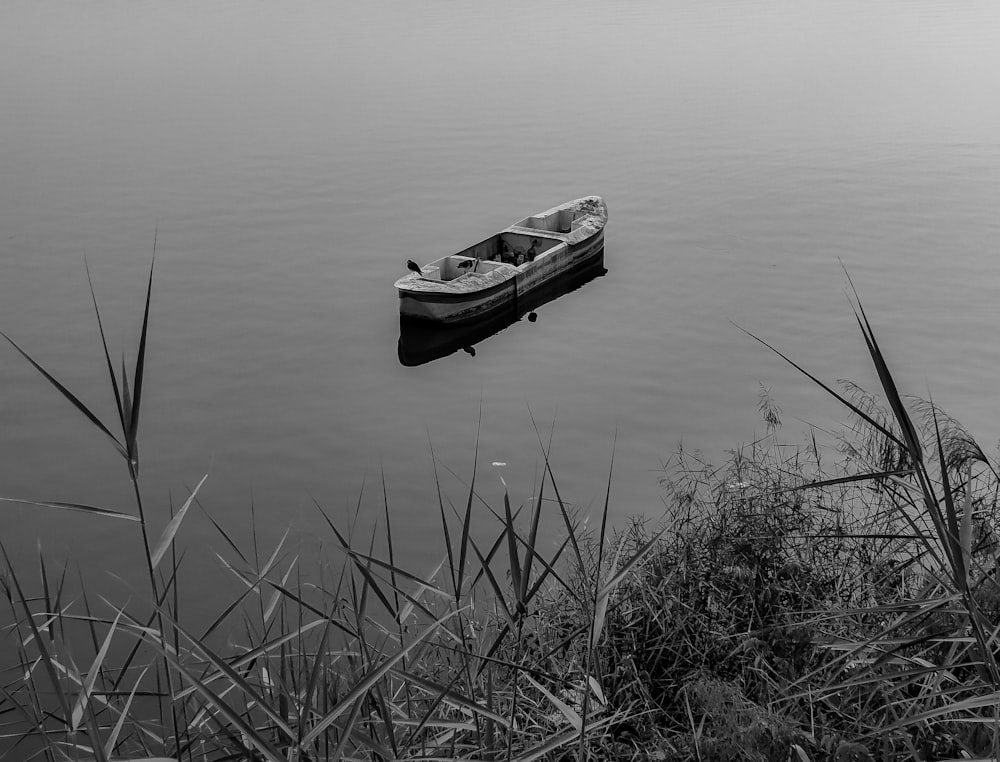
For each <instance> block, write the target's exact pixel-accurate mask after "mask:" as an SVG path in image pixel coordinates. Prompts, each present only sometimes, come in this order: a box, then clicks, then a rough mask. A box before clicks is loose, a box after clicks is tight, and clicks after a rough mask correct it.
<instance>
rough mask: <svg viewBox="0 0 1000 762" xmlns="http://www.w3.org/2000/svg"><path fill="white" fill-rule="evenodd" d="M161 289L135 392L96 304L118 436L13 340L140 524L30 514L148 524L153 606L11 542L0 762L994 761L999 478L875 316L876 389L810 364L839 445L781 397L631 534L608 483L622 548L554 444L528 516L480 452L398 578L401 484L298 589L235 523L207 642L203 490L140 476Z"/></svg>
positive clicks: (286, 557)
mask: <svg viewBox="0 0 1000 762" xmlns="http://www.w3.org/2000/svg"><path fill="white" fill-rule="evenodd" d="M151 285H152V279H150V285H149V287H147V300H146V309H145V316H144V320H143V327H142V333H141V339H140V344H139V350H138V354H137V360H136V365H135V369H134V372H133V378H134V381H133V382H132V383H130V382H129V380H128V375H127V373H126V371H125V369H124V364H123V368H122V371H121V372H120V374H116V373H115V371H114V369H113V365H112V363H111V361H110V356H109V354H108V352H107V345H106V342H105V341H104V334H103V325H102V324H101V322H100V314H99V312H98V313H97V314H98V326H99V328H100V331H101V339H102V346H103V349H104V354H105V358H106V360H107V365H108V375H109V385H110V387H111V390H112V393H113V395H114V399H115V402H116V408H117V410H118V414H119V424H120V425H121V429H122V435H121V436H117V435H114V434H112V433H111V428H109V427H107V426H105V425H104V424H103V423H102V422H101V421H100V420H99V419H98V418H97V416H95V415H94V414H93V413H92V412H91V410H90V409H89V408H88V407H87V406H86V405H85V404H84V403H83V402H81V401H80V399H79V398H78V397H76V396H75V395H73V394H72V393H71V392H70V391H69V390H68V389H66V387H64V386H63V385H62V384H61V383H59V382H58V381H57V380H56V379H55V378H54V377H53V376H52V375H51V374H49V373H48V372H47V371H46V370H45V369H44V368H43V367H42V366H41V365H40V364H39V363H37V362H36V361H35V360H34V359H32V358H31V356H30V355H28V354H27V352H25V351H24V350H22V349H21V348H20V347H19V346H18V345H17V344H15V343H14V342H13V341H12V340H11V339H8V341H10V343H11V344H12V345H13V346H14V347H15V349H16V350H17V351H18V352H19V353H20V354H21V355H23V356H24V357H25V358H27V359H28V361H29V362H31V363H32V365H34V367H36V368H37V369H38V370H39V372H40V373H41V374H42V376H43V377H44V378H45V379H46V380H47V381H48V382H49V383H50V384H51V385H52V386H53V387H54V388H55V389H56V390H57V391H58V392H59V393H60V394H61V395H62V396H63V397H64V398H65V399H67V400H68V401H69V402H70V403H71V404H73V406H74V407H75V408H76V409H77V410H78V411H79V412H81V413H82V414H84V415H85V416H86V417H87V418H88V419H89V420H90V421H91V422H92V423H93V424H94V426H95V427H96V428H98V429H99V430H100V431H101V432H102V433H103V434H104V435H105V436H106V437H107V438H110V440H111V442H112V445H113V447H114V449H115V450H116V451H117V452H118V453H119V455H121V456H123V459H124V461H125V464H126V469H125V471H126V472H127V476H128V478H129V480H130V483H131V484H132V485H133V488H134V490H133V491H134V494H135V511H134V512H133V513H129V514H122V513H116V512H112V511H107V510H104V509H100V508H98V507H95V506H87V505H84V504H69V503H57V502H52V501H46V500H44V499H36V498H32V499H30V500H19V501H16V502H26V503H30V504H34V505H37V506H44V507H48V508H53V509H70V510H77V511H86V512H88V513H90V514H92V515H93V517H94V520H95V521H97V520H101V521H103V520H107V519H109V518H112V519H125V520H128V521H130V522H132V523H138V525H139V527H138V528H139V530H140V535H141V537H142V540H143V547H144V550H145V554H144V558H145V565H146V575H145V576H146V577H147V578H148V589H147V591H146V594H145V599H144V600H140V601H138V602H137V603H133V602H117V603H116V602H114V601H112V600H110V599H108V598H107V597H106V596H104V595H99V594H97V593H95V592H94V591H92V590H88V589H86V587H84V586H80V587H79V589H76V586H75V585H74V583H73V581H72V580H70V575H69V574H68V570H67V569H66V568H65V567H64V568H61V569H53V568H52V566H51V564H50V563H49V562H47V561H46V560H45V559H44V558H40V559H39V564H38V570H39V571H38V575H37V579H32V581H31V582H30V583H29V581H28V579H27V577H26V576H25V574H24V573H23V571H20V570H17V569H15V568H14V567H13V566H12V565H11V564H10V562H9V560H7V556H6V551H4V552H3V555H4V560H5V563H4V566H3V567H2V569H0V590H2V592H3V594H4V598H5V601H6V610H7V612H8V613H9V616H10V620H9V621H10V623H9V625H8V626H6V628H5V632H4V638H5V642H6V643H7V644H8V645H7V653H9V654H12V659H13V664H12V665H8V666H10V667H11V668H10V669H9V670H8V671H7V672H5V673H4V675H3V678H2V680H0V751H2V757H0V758H2V759H35V758H37V759H44V760H53V761H55V760H67V759H72V760H102V761H103V760H112V759H134V760H138V759H146V760H153V759H171V760H191V761H192V762H193V761H194V760H254V762H256V761H257V760H268V761H270V762H277V761H278V760H284V761H289V760H320V759H324V760H325V759H365V760H402V759H476V760H524V761H525V762H528V761H529V760H536V759H550V760H568V759H578V760H584V759H629V760H659V761H662V762H687V761H688V760H692V761H694V760H697V761H699V762H701V761H703V760H720V761H725V762H729V761H733V762H736V761H740V762H742V761H744V760H747V761H749V760H753V761H754V762H756V761H757V760H785V759H791V760H797V761H798V762H811V760H817V761H823V762H825V761H827V760H830V761H833V762H847V761H848V760H859V761H861V760H875V759H879V760H904V759H907V760H909V759H912V760H942V759H953V758H954V759H958V758H961V759H973V758H980V759H985V758H994V757H996V755H997V752H998V751H1000V748H998V747H1000V739H998V727H1000V724H998V722H997V720H998V718H997V712H998V706H1000V704H998V702H997V696H998V695H1000V669H998V666H997V663H996V659H995V651H996V642H995V641H996V636H997V632H998V631H1000V581H998V579H997V574H998V559H1000V556H998V555H997V548H996V536H995V526H996V518H997V494H998V489H1000V480H998V477H997V471H996V469H995V466H994V464H993V462H992V461H991V460H990V459H989V458H987V457H986V455H985V454H984V453H983V452H982V450H981V449H980V448H979V447H978V446H977V445H976V444H975V442H974V441H973V440H972V439H971V437H969V436H968V434H967V433H966V432H964V430H963V429H962V428H961V426H960V425H958V423H957V422H955V421H953V420H952V419H950V418H948V417H947V416H945V415H944V414H943V413H941V411H940V410H939V409H938V408H937V407H936V406H935V405H933V404H932V403H931V402H924V401H920V400H911V399H904V398H903V397H902V396H901V395H900V394H899V392H898V390H897V388H896V384H895V381H894V380H893V378H892V375H891V373H890V372H889V369H888V367H887V366H886V364H885V361H884V359H883V357H882V354H881V351H880V350H879V347H878V344H877V341H876V339H875V336H874V333H873V331H872V329H871V326H870V325H869V323H868V320H867V317H866V316H865V313H864V311H863V309H862V308H861V306H860V302H859V303H858V304H857V306H856V309H857V314H858V323H859V326H860V328H861V331H862V334H863V337H864V340H865V343H866V346H867V348H868V350H869V353H870V355H871V358H872V361H873V364H874V365H875V368H876V371H877V373H878V375H879V378H880V382H881V387H882V388H881V393H880V395H879V396H876V395H873V394H869V393H867V392H865V391H864V390H861V389H859V388H858V387H856V386H853V385H849V384H842V385H840V386H839V387H837V388H834V387H831V386H828V385H826V384H824V383H822V382H820V381H819V380H818V379H815V378H814V377H812V376H810V375H809V374H808V373H806V371H804V370H802V369H801V368H799V366H797V365H796V366H795V367H797V368H799V369H800V370H802V372H803V373H806V375H807V376H808V377H809V378H810V379H812V380H813V381H815V382H816V383H818V384H819V385H820V386H821V388H822V389H824V390H825V391H826V392H827V393H829V394H831V395H833V396H835V397H836V398H837V399H838V400H839V401H840V402H841V403H842V404H844V405H845V407H846V409H847V410H848V411H849V412H850V414H851V416H852V427H851V429H850V430H849V431H848V432H847V433H846V434H845V435H844V436H842V437H841V438H840V441H839V444H838V446H837V447H836V448H835V449H830V448H822V447H820V446H819V445H818V444H817V443H816V440H815V439H814V438H813V439H811V440H810V441H809V442H807V443H806V444H805V445H803V446H794V447H789V446H788V445H787V443H785V442H783V441H782V440H781V438H780V429H781V419H780V410H779V409H778V408H777V407H776V406H775V405H774V404H773V402H772V401H771V400H770V398H769V397H768V396H767V394H766V393H765V394H764V395H762V403H761V413H762V418H763V420H764V423H765V426H766V434H765V435H764V436H762V437H761V438H760V439H758V440H757V441H755V442H753V443H751V444H750V445H748V446H746V447H744V448H742V449H741V450H739V451H736V452H734V453H732V455H731V457H730V459H729V460H728V462H726V463H725V464H723V465H722V466H720V467H715V466H712V465H710V464H708V463H706V462H703V461H702V460H700V459H699V458H698V457H697V456H696V455H692V454H690V453H685V452H681V453H678V455H677V457H676V458H675V459H674V460H673V461H672V462H671V464H670V466H669V468H668V469H667V473H666V474H665V476H664V492H665V504H666V506H667V511H666V513H665V514H664V515H663V517H662V518H661V519H659V520H658V521H657V522H656V523H655V525H654V524H652V523H649V522H647V521H646V520H644V519H635V520H634V521H633V522H632V523H631V525H629V526H627V527H625V528H623V529H622V530H620V531H619V532H617V533H616V532H613V531H612V530H611V529H609V527H608V523H607V517H608V513H609V506H610V485H611V481H612V478H611V474H610V473H609V477H608V491H607V493H606V495H605V499H604V503H603V509H602V516H601V521H600V524H599V529H597V530H593V531H583V530H582V529H581V524H580V523H579V522H578V521H577V517H576V514H575V511H574V508H573V506H572V505H571V504H570V503H569V502H568V501H566V500H564V498H563V496H562V494H561V493H560V487H559V484H558V482H557V480H556V477H555V475H554V473H553V470H552V468H551V465H550V462H549V450H550V445H549V444H546V443H545V442H544V441H543V438H542V437H541V436H540V435H539V448H540V453H541V458H542V460H543V462H544V469H543V477H542V481H541V484H540V485H539V488H538V489H537V490H534V491H533V494H534V495H535V496H534V497H533V498H531V499H530V500H529V501H526V502H525V503H523V504H515V503H513V502H512V500H511V495H510V492H509V490H508V489H507V485H506V484H505V483H503V484H502V487H503V489H502V495H501V498H500V500H499V501H491V500H490V499H488V496H487V494H486V493H487V492H488V491H487V490H483V489H482V488H481V487H477V472H478V463H477V462H476V463H474V464H473V468H472V473H471V477H470V479H469V481H468V486H467V488H466V489H465V490H464V491H463V494H462V496H461V499H460V500H459V501H458V502H457V504H455V503H453V502H452V501H451V500H450V499H449V498H448V496H447V495H446V494H445V490H443V489H442V486H441V482H440V480H439V479H437V476H435V478H436V481H437V485H438V489H437V496H436V500H435V505H434V507H435V509H436V511H437V514H438V516H439V520H440V528H441V537H442V545H443V547H442V556H441V561H440V563H439V564H438V565H437V566H436V567H435V568H434V569H432V570H430V571H423V572H414V571H412V570H408V569H406V568H404V567H402V566H401V565H400V564H399V563H398V562H397V561H396V553H395V547H394V543H393V532H392V512H391V510H390V506H389V501H388V498H387V493H388V490H387V487H386V482H385V478H384V477H383V479H382V484H381V490H382V498H383V505H384V518H383V520H382V522H381V523H382V530H381V534H380V536H379V537H375V536H371V537H360V536H358V535H357V534H356V533H355V532H353V531H352V529H351V526H350V525H348V526H347V527H344V526H338V525H337V523H336V522H334V521H333V520H332V519H331V518H330V517H329V515H328V514H327V513H326V512H325V511H324V509H323V508H322V506H318V505H317V510H319V511H320V512H322V515H323V517H324V520H325V522H326V524H327V526H328V529H329V536H330V538H331V541H332V543H333V544H334V545H335V546H336V547H337V548H338V549H339V555H337V556H336V558H333V559H331V558H326V559H324V565H323V567H322V568H321V569H320V570H319V571H317V572H308V573H306V572H303V570H302V559H300V558H299V556H298V554H297V553H296V551H294V550H293V549H291V548H290V547H288V546H287V545H286V539H287V535H286V539H282V541H281V542H279V543H278V545H277V547H275V548H272V549H267V550H265V549H262V548H258V547H257V546H256V544H254V546H253V547H250V548H241V547H240V546H239V545H238V544H237V543H236V542H235V541H234V540H233V538H232V536H231V535H230V534H228V533H227V532H226V530H225V529H224V528H223V527H221V526H219V525H218V524H217V523H215V522H214V520H213V524H214V526H215V527H216V529H217V530H218V531H219V532H220V535H221V537H222V538H223V539H224V540H225V542H226V545H227V546H228V548H229V553H228V555H227V556H226V557H225V558H223V557H221V556H220V559H221V569H222V571H221V573H223V574H226V575H230V576H231V577H232V578H233V579H234V580H235V581H236V583H237V587H238V589H239V593H238V594H236V595H234V596H233V597H232V598H231V600H229V601H227V602H226V605H225V606H224V607H223V608H222V609H221V610H220V611H219V612H218V614H217V615H216V616H215V617H214V618H213V620H212V621H211V622H189V621H185V620H184V619H183V618H182V616H181V612H182V611H183V606H182V605H181V604H182V602H183V599H184V596H185V595H188V594H189V593H188V592H187V591H184V590H181V589H180V585H179V582H178V579H179V576H180V575H179V572H180V570H181V561H180V559H179V553H178V549H177V548H176V545H175V538H176V535H177V532H178V529H179V526H180V524H181V522H182V521H183V520H184V519H185V516H186V514H187V513H188V509H189V507H190V506H191V505H192V504H194V503H195V502H197V492H198V488H200V486H201V483H203V482H204V479H202V482H201V483H199V485H198V487H196V488H195V490H194V491H193V492H192V494H191V496H190V497H189V498H188V500H187V501H186V502H185V503H184V504H183V505H182V506H181V507H180V509H178V510H177V511H173V510H172V509H171V510H169V511H167V512H166V515H165V516H163V517H162V518H157V517H156V515H155V513H154V512H153V511H151V510H149V509H148V507H147V505H146V504H145V503H144V496H143V493H142V490H141V488H140V481H139V468H138V465H139V461H138V436H137V433H138V421H139V411H140V405H141V399H142V397H141V391H142V377H143V373H142V368H143V365H144V357H145V352H146V346H147V342H146V338H147V327H148V315H149V301H150V298H151V294H152V288H151ZM92 293H93V289H92ZM94 304H95V310H96V307H97V301H96V298H95V299H94ZM5 338H6V337H5ZM762 343H763V342H762ZM775 351H777V350H775ZM779 354H780V353H779ZM781 357H783V358H784V359H786V360H788V358H787V357H785V356H784V355H781ZM788 362H791V360H788ZM793 365H794V363H793ZM914 416H915V417H914ZM536 431H537V429H536ZM431 455H432V457H431V462H432V463H433V465H434V468H435V473H436V469H437V467H438V463H437V460H436V459H435V458H434V457H433V452H432V453H431ZM477 460H478V453H477ZM495 465H498V466H499V465H501V464H495ZM500 481H501V482H503V479H502V477H501V480H500ZM5 499H7V500H11V499H10V498H5ZM360 504H361V501H360V498H359V508H360ZM543 511H553V512H554V513H555V514H556V517H557V518H558V519H560V520H561V522H562V526H563V532H562V535H561V538H560V539H559V540H558V541H557V543H556V544H555V545H554V546H552V545H551V543H549V542H545V543H542V542H540V541H539V536H538V528H539V526H540V524H541V518H542V513H543ZM474 512H475V513H476V514H478V515H486V516H492V519H491V521H492V527H493V531H492V534H488V533H485V534H484V531H485V530H487V529H489V528H488V527H485V528H484V527H481V526H477V527H476V530H477V531H475V532H474V531H473V526H472V517H473V514H474ZM206 515H207V511H206ZM209 518H211V517H209ZM121 526H126V525H125V524H122V525H121ZM483 536H487V537H488V539H487V541H485V542H483V541H481V540H480V541H477V539H476V538H481V537H483ZM547 547H552V548H554V549H553V550H550V551H548V552H543V550H542V549H543V548H547ZM376 548H380V549H381V550H379V551H376ZM32 576H33V575H32Z"/></svg>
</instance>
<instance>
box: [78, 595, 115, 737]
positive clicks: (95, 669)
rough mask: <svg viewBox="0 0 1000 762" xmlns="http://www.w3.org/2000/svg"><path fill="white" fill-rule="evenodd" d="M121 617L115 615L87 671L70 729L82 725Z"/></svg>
mask: <svg viewBox="0 0 1000 762" xmlns="http://www.w3.org/2000/svg"><path fill="white" fill-rule="evenodd" d="M120 619H121V614H118V616H116V617H115V621H113V622H112V623H111V627H110V628H108V634H107V635H106V636H105V638H104V642H103V643H102V644H101V650H100V651H98V652H97V656H95V657H94V661H93V663H92V664H91V665H90V669H89V670H88V671H87V677H86V678H85V679H84V681H83V686H82V687H81V689H80V695H79V696H78V697H77V700H76V704H75V705H74V707H73V713H72V715H71V717H70V724H69V727H70V730H72V731H75V730H77V728H79V727H80V720H81V719H83V713H84V711H85V710H86V708H87V702H88V701H90V693H91V691H92V690H94V683H95V681H96V680H97V676H98V675H99V674H100V673H101V665H103V664H104V657H105V656H107V654H108V647H109V646H110V645H111V638H112V637H113V636H114V634H115V630H116V629H117V628H118V622H119V620H120Z"/></svg>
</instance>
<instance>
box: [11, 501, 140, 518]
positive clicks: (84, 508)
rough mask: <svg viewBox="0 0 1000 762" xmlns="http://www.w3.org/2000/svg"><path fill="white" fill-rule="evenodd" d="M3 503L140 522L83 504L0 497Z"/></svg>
mask: <svg viewBox="0 0 1000 762" xmlns="http://www.w3.org/2000/svg"><path fill="white" fill-rule="evenodd" d="M0 502H2V503H19V504H21V505H37V506H39V507H41V508H58V509H60V510H63V511H80V512H82V513H90V514H94V515H96V516H105V517H107V518H110V519H125V520H126V521H138V520H139V517H138V516H133V515H132V514H130V513H122V512H121V511H112V510H111V509H109V508H99V507H98V506H96V505H84V504H83V503H63V502H60V501H57V500H27V499H24V498H16V497H0Z"/></svg>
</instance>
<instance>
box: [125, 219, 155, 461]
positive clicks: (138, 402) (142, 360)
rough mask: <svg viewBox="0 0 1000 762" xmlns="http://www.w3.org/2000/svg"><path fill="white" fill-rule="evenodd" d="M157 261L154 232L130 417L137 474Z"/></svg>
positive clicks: (132, 455)
mask: <svg viewBox="0 0 1000 762" xmlns="http://www.w3.org/2000/svg"><path fill="white" fill-rule="evenodd" d="M155 263H156V235H155V234H154V236H153V257H152V259H151V261H150V263H149V283H148V285H147V286H146V307H145V310H144V311H143V316H142V333H141V334H140V336H139V353H138V354H137V355H136V358H135V379H134V381H133V387H132V415H131V417H130V418H129V424H128V437H127V440H128V442H129V443H130V444H131V445H132V449H131V450H130V455H131V457H132V460H130V461H129V464H130V466H133V467H134V468H135V474H136V475H138V469H139V455H138V452H137V451H136V450H135V445H136V442H137V441H138V436H139V411H140V410H141V408H142V381H143V373H144V370H145V367H146V334H147V332H148V328H149V302H150V298H151V297H152V294H153V266H154V264H155ZM133 478H134V477H133Z"/></svg>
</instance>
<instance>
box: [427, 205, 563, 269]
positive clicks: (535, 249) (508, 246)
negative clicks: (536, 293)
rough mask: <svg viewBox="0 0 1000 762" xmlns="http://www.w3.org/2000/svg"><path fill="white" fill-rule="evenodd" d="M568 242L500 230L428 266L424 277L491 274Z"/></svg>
mask: <svg viewBox="0 0 1000 762" xmlns="http://www.w3.org/2000/svg"><path fill="white" fill-rule="evenodd" d="M529 219H530V218H529ZM522 227H523V226H522ZM565 245H566V244H565V243H563V242H562V241H560V240H558V239H555V238H545V237H542V236H538V237H535V236H532V235H530V234H527V233H514V232H504V233H498V234H497V235H494V236H491V237H490V238H487V239H486V240H485V241H481V242H480V243H477V244H475V245H474V246H470V247H469V248H467V249H465V250H464V251H460V252H459V253H458V254H451V255H450V256H447V257H442V258H441V259H437V260H434V261H433V262H431V263H429V264H427V265H424V267H423V275H422V276H421V277H422V278H425V279H427V280H440V281H450V280H455V279H456V278H460V277H462V276H463V275H467V274H469V273H480V274H482V273H488V272H491V271H493V270H495V269H497V268H498V267H500V266H501V265H503V264H510V265H515V266H518V265H522V264H524V263H526V262H532V261H534V260H536V259H538V258H539V257H542V256H545V255H546V254H548V253H550V252H551V251H552V250H553V249H556V248H557V247H559V246H563V247H565Z"/></svg>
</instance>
